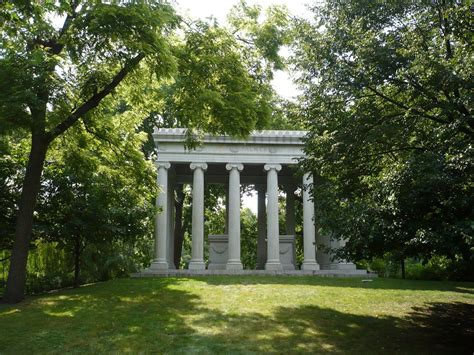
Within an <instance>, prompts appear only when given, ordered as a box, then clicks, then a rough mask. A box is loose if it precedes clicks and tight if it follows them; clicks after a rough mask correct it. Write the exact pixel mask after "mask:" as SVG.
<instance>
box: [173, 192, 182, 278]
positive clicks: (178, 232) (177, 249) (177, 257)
mask: <svg viewBox="0 0 474 355" xmlns="http://www.w3.org/2000/svg"><path fill="white" fill-rule="evenodd" d="M183 189H184V186H183V185H179V186H178V187H177V188H176V196H177V198H176V203H175V221H174V264H175V265H176V268H177V269H179V263H180V262H181V253H182V250H183V239H184V228H183V206H184V190H183Z"/></svg>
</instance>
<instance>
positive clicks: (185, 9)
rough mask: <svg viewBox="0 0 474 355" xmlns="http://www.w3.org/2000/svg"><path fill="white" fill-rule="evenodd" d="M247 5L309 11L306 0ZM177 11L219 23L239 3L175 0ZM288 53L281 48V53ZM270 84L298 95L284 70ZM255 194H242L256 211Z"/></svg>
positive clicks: (256, 0)
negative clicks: (213, 19)
mask: <svg viewBox="0 0 474 355" xmlns="http://www.w3.org/2000/svg"><path fill="white" fill-rule="evenodd" d="M246 2H247V4H248V5H254V4H255V5H260V6H261V7H262V8H266V7H268V6H271V5H285V6H286V7H287V8H288V11H289V12H290V14H291V15H293V16H301V17H308V16H309V11H308V10H307V7H306V4H307V3H308V0H247V1H246ZM175 3H176V9H177V11H178V12H179V13H180V14H182V15H186V16H188V17H190V18H192V19H197V18H206V17H210V16H212V17H214V18H216V19H217V20H218V22H219V23H221V24H224V23H225V22H226V17H227V14H228V13H229V11H230V9H231V8H232V7H233V6H234V5H236V4H238V3H239V0H175ZM285 53H288V51H287V50H285V49H283V53H282V54H285ZM272 86H273V88H274V89H275V91H276V92H277V93H278V94H279V95H280V96H282V97H283V98H286V99H291V98H293V97H295V96H296V95H298V89H297V87H296V86H295V85H294V84H293V82H292V81H291V77H290V75H289V73H288V72H286V71H278V72H276V73H275V75H274V79H273V81H272ZM257 203H258V201H257V196H256V194H255V193H254V194H253V196H248V195H244V197H243V206H242V207H244V208H250V209H251V210H252V211H253V212H254V213H256V212H257Z"/></svg>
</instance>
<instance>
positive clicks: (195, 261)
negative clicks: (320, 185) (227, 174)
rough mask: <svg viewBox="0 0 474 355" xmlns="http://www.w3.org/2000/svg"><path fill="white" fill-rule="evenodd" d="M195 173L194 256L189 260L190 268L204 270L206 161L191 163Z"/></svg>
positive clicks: (192, 233)
mask: <svg viewBox="0 0 474 355" xmlns="http://www.w3.org/2000/svg"><path fill="white" fill-rule="evenodd" d="M189 167H190V168H191V170H194V174H193V207H192V209H193V211H192V230H191V238H192V251H191V254H192V258H191V261H190V262H189V269H190V270H204V269H205V268H206V264H205V263H204V171H206V170H207V164H206V163H191V164H190V165H189Z"/></svg>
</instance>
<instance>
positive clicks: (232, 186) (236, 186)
mask: <svg viewBox="0 0 474 355" xmlns="http://www.w3.org/2000/svg"><path fill="white" fill-rule="evenodd" d="M225 168H226V169H227V170H229V195H228V196H229V211H228V218H229V232H228V235H229V237H228V238H229V249H228V250H229V258H228V259H227V266H226V269H227V270H242V262H241V261H240V171H242V170H243V169H244V166H243V165H242V164H227V165H226V166H225Z"/></svg>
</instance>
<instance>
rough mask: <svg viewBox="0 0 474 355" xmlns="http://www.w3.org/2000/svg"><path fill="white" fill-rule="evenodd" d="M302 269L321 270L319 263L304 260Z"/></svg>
mask: <svg viewBox="0 0 474 355" xmlns="http://www.w3.org/2000/svg"><path fill="white" fill-rule="evenodd" d="M301 270H319V264H318V263H317V262H315V261H303V264H302V265H301Z"/></svg>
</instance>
